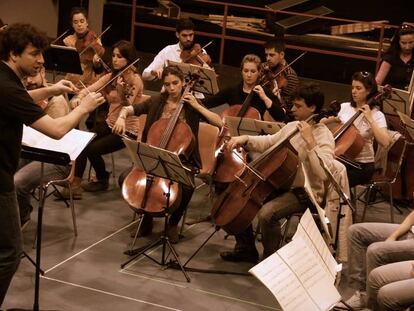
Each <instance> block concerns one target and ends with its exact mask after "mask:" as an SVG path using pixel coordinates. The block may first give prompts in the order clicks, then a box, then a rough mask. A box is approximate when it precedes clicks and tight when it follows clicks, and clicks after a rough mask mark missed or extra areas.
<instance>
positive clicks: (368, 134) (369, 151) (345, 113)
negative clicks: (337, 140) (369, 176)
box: [338, 102, 387, 163]
mask: <svg viewBox="0 0 414 311" xmlns="http://www.w3.org/2000/svg"><path fill="white" fill-rule="evenodd" d="M356 112H357V110H356V108H354V107H352V106H351V103H349V102H348V103H343V104H341V110H340V111H339V113H338V117H339V119H340V120H341V122H342V123H346V122H347V121H348V120H349V119H351V118H352V116H353V115H354V114H355V113H356ZM372 118H373V120H374V122H376V123H377V124H378V127H380V128H386V127H387V121H386V120H385V116H384V114H383V113H382V112H381V111H379V110H378V109H377V108H374V109H372ZM354 125H355V127H356V128H357V129H358V132H359V134H360V135H361V136H362V138H363V139H364V147H362V151H361V152H360V154H359V155H357V156H356V158H355V159H354V160H355V161H357V162H361V163H372V162H374V161H375V154H374V146H373V142H374V134H373V132H372V129H371V125H370V124H369V122H368V121H367V120H366V118H365V116H364V114H363V113H361V115H359V116H358V118H357V119H356V120H355V121H354Z"/></svg>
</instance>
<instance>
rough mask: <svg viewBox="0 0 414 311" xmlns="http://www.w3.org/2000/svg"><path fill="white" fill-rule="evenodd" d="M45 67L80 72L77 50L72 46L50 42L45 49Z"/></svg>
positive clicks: (60, 70) (54, 70)
mask: <svg viewBox="0 0 414 311" xmlns="http://www.w3.org/2000/svg"><path fill="white" fill-rule="evenodd" d="M44 56H45V64H44V66H45V68H46V69H47V70H52V71H53V72H55V73H56V72H64V73H76V74H82V73H83V71H82V67H81V64H80V57H79V53H78V51H77V50H76V49H75V48H73V47H68V46H63V45H55V44H51V45H50V47H49V49H47V50H46V51H45V54H44Z"/></svg>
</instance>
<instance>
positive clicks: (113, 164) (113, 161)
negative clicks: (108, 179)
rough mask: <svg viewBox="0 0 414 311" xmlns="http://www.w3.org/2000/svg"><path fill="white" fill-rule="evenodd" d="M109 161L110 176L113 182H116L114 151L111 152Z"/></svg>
mask: <svg viewBox="0 0 414 311" xmlns="http://www.w3.org/2000/svg"><path fill="white" fill-rule="evenodd" d="M111 162H112V173H111V174H112V178H113V179H114V184H116V174H115V156H114V153H113V152H112V153H111Z"/></svg>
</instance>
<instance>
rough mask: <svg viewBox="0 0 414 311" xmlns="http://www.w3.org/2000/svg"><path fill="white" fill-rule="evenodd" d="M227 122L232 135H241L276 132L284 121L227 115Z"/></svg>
mask: <svg viewBox="0 0 414 311" xmlns="http://www.w3.org/2000/svg"><path fill="white" fill-rule="evenodd" d="M225 123H226V125H227V126H228V128H229V132H230V135H231V136H240V135H252V136H257V135H267V134H270V135H272V134H275V133H277V132H278V131H279V130H280V129H281V128H282V127H283V125H284V124H283V123H280V122H268V121H261V120H255V119H249V118H240V117H231V116H226V117H225Z"/></svg>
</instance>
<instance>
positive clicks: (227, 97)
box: [204, 54, 285, 122]
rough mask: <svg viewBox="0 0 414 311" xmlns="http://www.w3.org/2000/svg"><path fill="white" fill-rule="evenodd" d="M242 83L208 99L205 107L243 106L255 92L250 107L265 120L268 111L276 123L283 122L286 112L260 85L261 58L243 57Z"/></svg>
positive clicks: (250, 55) (254, 56)
mask: <svg viewBox="0 0 414 311" xmlns="http://www.w3.org/2000/svg"><path fill="white" fill-rule="evenodd" d="M240 70H241V76H242V81H241V82H240V83H238V84H237V85H233V86H230V87H228V88H225V89H222V90H220V91H219V92H218V93H217V94H215V95H213V96H210V97H206V99H205V101H204V105H205V106H206V107H207V108H214V107H217V106H220V105H223V104H228V105H229V106H232V105H242V104H243V102H244V100H245V99H246V97H247V96H248V95H249V94H250V93H251V92H253V93H254V95H253V97H252V98H251V100H250V105H249V106H250V107H253V108H255V109H257V111H258V112H259V113H260V116H261V117H262V119H263V115H264V113H265V111H266V110H268V111H269V113H270V115H271V116H272V117H273V119H275V121H280V122H283V121H284V120H285V112H284V111H283V109H282V108H281V106H280V102H279V100H278V98H277V97H276V96H275V95H273V94H272V92H270V91H269V90H268V89H266V88H263V87H262V86H261V85H260V84H259V81H260V77H261V61H260V58H259V56H257V55H254V54H247V55H245V56H244V57H243V60H242V61H241V64H240Z"/></svg>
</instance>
